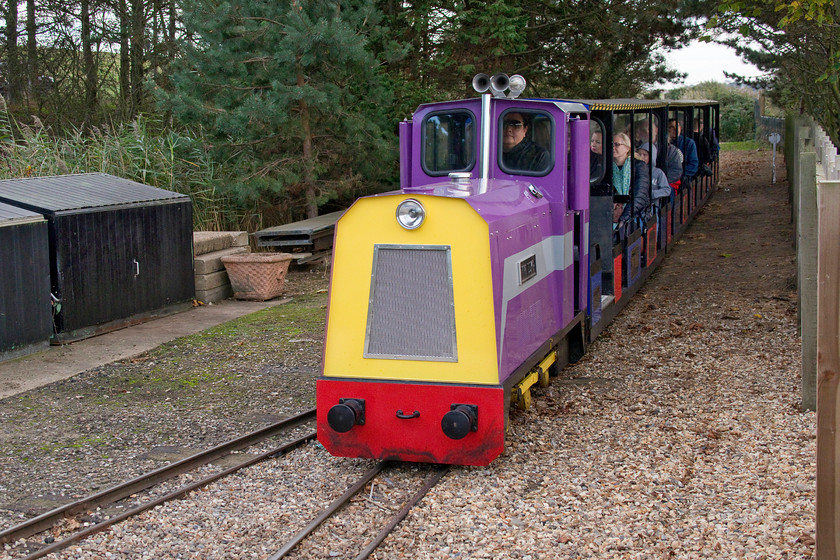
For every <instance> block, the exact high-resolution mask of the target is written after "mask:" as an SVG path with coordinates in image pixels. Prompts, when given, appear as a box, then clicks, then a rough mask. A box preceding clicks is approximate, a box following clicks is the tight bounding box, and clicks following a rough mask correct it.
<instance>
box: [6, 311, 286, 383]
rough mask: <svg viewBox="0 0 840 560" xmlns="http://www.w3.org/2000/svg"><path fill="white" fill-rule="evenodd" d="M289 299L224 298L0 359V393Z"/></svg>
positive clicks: (61, 376) (133, 352) (119, 357)
mask: <svg viewBox="0 0 840 560" xmlns="http://www.w3.org/2000/svg"><path fill="white" fill-rule="evenodd" d="M288 301H289V300H288V299H286V298H276V299H273V300H270V301H239V300H232V299H231V300H224V301H220V302H218V303H213V304H208V305H203V306H201V307H193V308H191V309H188V310H187V311H184V312H181V313H176V314H175V315H169V316H166V317H162V318H160V319H155V320H151V321H148V322H146V323H142V324H140V325H135V326H132V327H127V328H124V329H120V330H118V331H112V332H109V333H107V334H103V335H100V336H95V337H93V338H87V339H85V340H80V341H78V342H73V343H71V344H65V345H63V346H51V347H49V348H48V349H47V350H44V351H42V352H38V353H36V354H29V355H27V356H23V357H21V358H17V359H15V360H10V361H6V362H0V399H2V398H6V397H10V396H12V395H16V394H19V393H22V392H24V391H28V390H30V389H35V388H36V387H41V386H43V385H47V384H49V383H52V382H54V381H59V380H61V379H67V378H69V377H72V376H74V375H77V374H79V373H82V372H84V371H87V370H89V369H92V368H95V367H98V366H101V365H104V364H109V363H111V362H115V361H117V360H124V359H127V358H131V357H132V356H137V355H139V354H142V353H143V352H147V351H148V350H151V349H152V348H155V347H157V346H160V345H161V344H163V343H165V342H169V341H170V340H174V339H176V338H179V337H182V336H187V335H190V334H194V333H197V332H200V331H203V330H204V329H208V328H210V327H214V326H216V325H219V324H221V323H224V322H227V321H231V320H233V319H236V318H237V317H241V316H243V315H248V314H249V313H254V312H256V311H260V310H261V309H265V308H267V307H272V306H275V305H280V304H282V303H286V302H288Z"/></svg>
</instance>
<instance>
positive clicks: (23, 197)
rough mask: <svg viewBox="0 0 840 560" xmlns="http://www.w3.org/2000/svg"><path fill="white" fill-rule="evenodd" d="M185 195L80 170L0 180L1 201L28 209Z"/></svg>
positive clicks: (78, 207)
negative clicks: (71, 172) (72, 173)
mask: <svg viewBox="0 0 840 560" xmlns="http://www.w3.org/2000/svg"><path fill="white" fill-rule="evenodd" d="M186 198H189V197H188V196H186V195H184V194H180V193H176V192H172V191H167V190H164V189H158V188H155V187H150V186H149V185H144V184H143V183H137V182H136V181H131V180H129V179H123V178H121V177H115V176H114V175H108V174H107V173H82V174H78V175H56V176H53V177H30V178H26V179H6V180H3V181H0V202H7V203H10V204H15V205H20V206H22V207H25V208H29V209H31V210H38V211H44V212H62V211H71V210H85V209H95V208H103V207H108V206H125V205H137V204H143V203H154V202H164V203H165V202H175V201H178V199H186Z"/></svg>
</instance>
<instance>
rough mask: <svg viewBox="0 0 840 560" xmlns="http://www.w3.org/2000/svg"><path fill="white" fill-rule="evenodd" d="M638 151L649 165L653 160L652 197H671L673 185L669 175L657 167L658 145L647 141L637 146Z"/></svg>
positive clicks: (654, 198)
mask: <svg viewBox="0 0 840 560" xmlns="http://www.w3.org/2000/svg"><path fill="white" fill-rule="evenodd" d="M636 153H637V154H638V155H639V159H641V160H642V161H643V162H644V163H645V165H647V166H650V165H651V161H653V166H652V167H651V175H650V197H651V198H652V199H653V200H656V199H659V198H667V197H670V196H671V185H670V184H669V183H668V177H667V176H666V175H665V172H664V171H662V170H661V169H659V168H658V167H656V153H657V150H656V146H655V145H654V146H651V145H650V144H649V143H647V142H645V143H644V144H642V145H641V146H639V147H638V148H636Z"/></svg>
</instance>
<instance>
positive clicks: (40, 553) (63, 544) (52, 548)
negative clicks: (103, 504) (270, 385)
mask: <svg viewBox="0 0 840 560" xmlns="http://www.w3.org/2000/svg"><path fill="white" fill-rule="evenodd" d="M316 435H317V434H316V432H312V433H309V434H306V435H305V436H302V437H300V438H298V439H296V440H294V441H291V442H289V443H286V444H284V445H282V446H280V447H277V448H275V449H272V450H271V451H267V452H265V453H261V454H260V455H257V456H255V457H252V458H251V459H249V460H247V461H245V462H243V463H241V464H239V465H235V466H233V467H229V468H227V469H225V470H223V471H221V472H218V473H216V474H214V475H211V476H208V477H207V478H203V479H201V480H199V481H196V482H194V483H192V484H188V485H186V486H182V487H181V488H178V489H177V490H174V491H173V492H170V493H169V494H166V495H165V496H160V497H159V498H156V499H154V500H151V501H149V502H146V503H145V504H141V505H139V506H136V507H133V508H131V509H129V510H126V511H124V512H123V513H121V514H119V515H116V516H114V517H112V518H110V519H107V520H105V521H102V522H101V523H97V524H96V525H93V526H91V527H88V528H86V529H83V530H81V531H79V532H78V533H74V534H73V535H72V536H70V537H67V538H66V539H63V540H61V541H58V542H55V543H52V544H50V545H49V546H46V547H44V548H42V549H40V550H37V551H35V552H33V553H32V554H30V555H28V556H24V557H23V558H21V560H36V559H37V558H43V557H44V556H46V555H47V554H52V553H53V552H57V551H59V550H62V549H65V548H67V547H68V546H70V545H71V544H73V543H75V542H78V541H80V540H82V539H83V538H85V537H88V536H90V535H92V534H94V533H98V532H99V531H103V530H105V529H107V528H108V527H110V526H111V525H115V524H117V523H119V522H120V521H124V520H126V519H128V518H129V517H133V516H135V515H139V514H140V513H143V512H144V511H147V510H149V509H152V508H154V507H157V506H159V505H160V504H163V503H165V502H168V501H171V500H175V499H177V498H180V497H182V496H184V495H186V494H188V493H190V492H192V491H194V490H197V489H199V488H201V487H202V486H206V485H208V484H210V483H211V482H215V481H216V480H218V479H220V478H224V477H226V476H228V475H229V474H232V473H234V472H236V471H238V470H240V469H244V468H245V467H249V466H251V465H253V464H255V463H258V462H260V461H263V460H265V459H268V458H269V457H275V456H278V455H280V454H282V453H285V452H286V451H289V450H291V449H294V448H295V447H298V446H299V445H302V444H304V443H306V442H307V441H310V440H313V439H315V437H316Z"/></svg>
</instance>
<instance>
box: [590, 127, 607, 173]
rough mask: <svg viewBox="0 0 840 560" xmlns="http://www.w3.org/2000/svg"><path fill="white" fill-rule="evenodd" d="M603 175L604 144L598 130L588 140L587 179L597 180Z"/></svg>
mask: <svg viewBox="0 0 840 560" xmlns="http://www.w3.org/2000/svg"><path fill="white" fill-rule="evenodd" d="M603 174H604V142H603V135H602V134H601V131H600V130H596V131H594V132H593V133H592V136H591V137H590V139H589V178H590V179H598V178H600V177H601V176H602V175H603Z"/></svg>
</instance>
